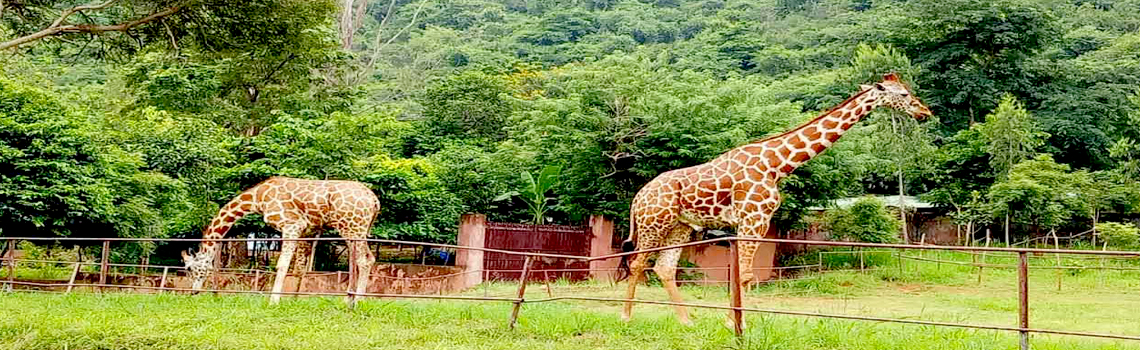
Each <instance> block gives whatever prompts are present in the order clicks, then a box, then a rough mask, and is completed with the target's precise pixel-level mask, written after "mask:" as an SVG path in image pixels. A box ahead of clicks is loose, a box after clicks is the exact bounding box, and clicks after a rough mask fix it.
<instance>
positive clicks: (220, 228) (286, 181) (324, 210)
mask: <svg viewBox="0 0 1140 350" xmlns="http://www.w3.org/2000/svg"><path fill="white" fill-rule="evenodd" d="M379 210H380V200H379V199H377V198H376V194H374V193H372V190H371V189H369V188H368V186H367V185H365V184H363V183H360V182H355V181H337V180H305V179H296V178H289V177H281V176H274V177H270V178H269V179H266V180H265V181H262V182H261V183H258V184H257V185H254V186H253V187H250V188H248V189H246V190H245V191H243V192H242V193H241V194H239V195H238V196H237V197H235V198H234V199H232V200H230V202H229V203H227V204H226V205H225V206H223V207H222V208H221V209H220V210H218V215H216V216H215V217H214V220H213V221H211V222H210V225H209V226H208V227H207V228H206V230H205V231H204V232H203V235H202V238H203V239H204V240H203V241H202V243H201V244H200V245H199V247H198V253H197V254H190V253H188V252H185V251H184V252H182V260H183V262H184V263H185V264H186V269H187V270H188V271H189V273H190V276H191V277H192V281H193V289H194V290H195V291H200V290H202V285H203V283H204V282H205V281H206V278H207V277H209V275H210V274H211V273H212V270H213V268H214V257H215V256H216V255H215V254H216V253H217V250H218V249H219V248H220V247H221V244H219V243H220V242H216V241H215V240H217V239H221V238H223V237H225V235H226V232H227V231H229V229H230V227H232V226H233V225H234V223H235V222H237V221H238V220H239V219H241V218H242V217H243V216H245V215H248V214H250V213H260V214H261V215H262V216H263V218H264V219H265V223H267V224H269V226H271V227H273V228H274V229H276V230H277V231H280V232H281V237H282V238H286V239H289V238H300V237H309V236H311V235H312V233H313V231H314V230H317V229H320V228H323V227H329V228H333V229H336V230H337V231H338V232H340V235H341V237H344V238H347V239H364V238H368V233H369V231H370V230H371V228H372V222H373V221H374V220H375V219H376V213H377V212H378V211H379ZM303 243H304V244H305V246H308V247H310V248H307V249H311V246H312V243H311V242H303ZM297 247H298V241H283V242H282V243H281V255H280V256H279V257H278V259H277V276H276V278H275V279H274V282H273V292H272V295H271V296H270V299H269V300H270V303H271V304H276V303H278V302H279V301H280V300H281V292H282V290H283V289H284V287H285V277H286V274H287V273H288V272H289V265H290V263H291V262H292V261H293V258H294V256H293V255H294V253H295V252H296V251H297ZM349 248H350V249H353V250H355V251H356V254H355V256H356V260H355V261H351V262H350V264H351V265H352V267H353V268H355V269H356V270H355V271H357V274H356V275H357V276H362V277H359V278H357V279H356V286H355V291H357V292H358V293H364V292H367V291H368V282H369V280H370V278H368V277H367V276H368V275H369V272H371V271H372V263H373V261H374V257H373V256H372V253H371V252H370V251H369V250H368V243H367V242H364V241H358V242H351V243H350V247H349ZM307 249H306V248H304V247H302V250H305V251H307ZM350 288H352V287H351V286H350ZM346 301H347V302H348V304H349V305H350V306H351V305H353V304H354V303H355V302H356V297H355V296H353V297H351V298H348V299H347V300H346Z"/></svg>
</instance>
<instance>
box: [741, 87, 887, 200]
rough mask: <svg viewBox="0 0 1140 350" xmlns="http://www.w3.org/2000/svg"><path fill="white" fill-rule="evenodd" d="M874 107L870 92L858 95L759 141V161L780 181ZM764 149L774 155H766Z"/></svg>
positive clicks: (813, 156)
mask: <svg viewBox="0 0 1140 350" xmlns="http://www.w3.org/2000/svg"><path fill="white" fill-rule="evenodd" d="M876 106H877V103H876V98H875V96H874V94H873V93H870V92H869V91H862V92H859V93H857V94H855V95H853V96H851V97H850V98H848V99H847V100H846V101H843V102H842V103H840V104H839V105H837V106H835V107H832V108H831V109H830V110H828V111H827V112H825V113H823V114H822V115H820V116H819V117H816V118H815V119H812V120H811V121H808V122H807V123H804V124H803V125H800V126H799V127H797V128H795V129H792V131H789V132H787V133H784V134H783V135H779V136H776V137H773V138H769V139H766V140H762V141H758V142H757V143H758V144H760V145H762V146H763V147H761V148H760V150H761V152H763V153H762V154H760V156H761V157H763V158H764V159H762V161H763V162H766V163H767V164H768V165H769V170H770V171H774V172H775V174H776V178H777V179H783V178H784V177H786V176H788V175H789V174H791V173H792V171H794V170H795V169H796V168H798V167H799V166H801V165H803V164H804V163H806V162H807V161H809V160H811V159H812V158H815V156H817V155H819V154H820V153H823V151H825V150H827V148H828V147H831V145H832V144H834V143H835V141H837V140H839V138H840V137H842V136H843V134H844V133H846V132H847V130H848V129H851V127H852V126H853V125H855V123H857V122H859V120H861V119H863V117H864V116H866V115H867V114H869V113H870V112H871V110H872V109H874V108H875V107H876ZM745 149H746V150H748V148H745ZM767 150H772V151H774V152H766V151H767ZM773 165H774V166H773Z"/></svg>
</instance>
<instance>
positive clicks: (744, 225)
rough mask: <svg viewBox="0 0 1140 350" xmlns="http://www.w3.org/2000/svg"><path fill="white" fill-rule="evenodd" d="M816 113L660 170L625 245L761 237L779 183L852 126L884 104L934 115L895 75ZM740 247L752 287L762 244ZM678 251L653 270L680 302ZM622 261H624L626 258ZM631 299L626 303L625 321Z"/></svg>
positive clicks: (637, 273)
mask: <svg viewBox="0 0 1140 350" xmlns="http://www.w3.org/2000/svg"><path fill="white" fill-rule="evenodd" d="M861 87H862V89H861V91H859V92H858V93H856V94H855V95H853V96H851V97H849V98H848V99H847V100H846V101H843V102H842V103H840V104H839V105H838V106H835V107H832V108H831V109H829V110H828V111H826V112H824V113H823V114H822V115H820V116H819V117H816V118H815V119H812V120H811V121H808V122H807V123H804V124H803V125H800V126H798V127H796V128H795V129H792V130H790V131H788V132H785V133H783V134H780V135H776V136H771V137H768V138H765V139H762V140H760V141H756V142H752V143H749V144H747V145H743V146H740V147H737V148H734V149H732V150H730V151H728V152H725V153H724V154H721V155H720V156H718V157H717V158H716V159H713V160H712V161H709V162H708V163H704V164H700V165H696V166H692V167H688V168H682V169H677V170H672V171H668V172H665V173H662V174H661V175H658V176H657V177H656V178H654V179H653V180H652V181H650V182H649V183H648V184H646V185H645V186H644V187H642V188H641V190H640V191H638V192H637V195H636V196H634V198H633V203H632V205H631V206H630V228H629V232H630V236H629V239H627V240H626V242H625V244H623V246H626V247H628V246H630V245H635V246H636V249H637V250H643V249H653V248H658V247H665V246H670V245H676V244H682V243H686V242H689V240H690V235H691V234H692V233H693V231H694V230H695V231H700V230H702V229H704V228H725V227H735V228H736V232H737V234H738V235H739V236H742V237H764V235H765V234H766V233H767V232H768V224H769V222H770V220H771V219H772V214H773V213H775V212H776V209H777V208H779V207H780V202H781V198H780V192H779V184H780V180H781V179H783V178H784V177H786V176H788V174H791V173H792V171H793V170H795V169H796V167H798V166H800V165H802V164H804V163H805V162H807V161H808V160H810V159H812V157H815V156H816V155H818V154H820V153H822V152H823V151H824V150H826V149H827V148H828V147H830V146H831V144H832V143H834V142H835V141H836V140H838V139H839V137H840V136H843V133H844V132H846V131H847V129H849V128H851V126H852V125H855V123H856V122H858V121H859V120H860V119H862V118H863V116H865V115H867V114H868V113H869V112H871V110H873V109H875V108H876V107H879V106H887V107H890V108H894V109H897V110H900V111H903V112H905V113H907V114H909V115H910V116H912V117H914V118H916V119H920V120H921V119H924V118H926V117H929V116H930V115H931V112H930V109H929V108H927V107H926V105H924V104H923V103H922V101H920V100H919V99H918V98H917V97H914V96H913V95H912V94H911V92H910V88H909V87H908V86H907V85H906V84H904V83H903V82H901V81H899V79H898V76H897V75H895V74H894V73H891V74H887V75H885V76H884V77H883V81H881V82H879V83H875V84H874V85H872V86H868V85H863V86H861ZM736 244H740V250H739V251H740V260H739V264H740V265H739V266H741V270H740V276H739V277H740V281H741V282H742V283H745V285H749V284H752V283H753V282H754V281H753V271H752V268H751V267H752V258H753V256H754V255H755V253H756V250H757V248H758V247H759V246H760V243H759V242H737V243H736ZM650 255H651V254H636V255H634V256H633V258H632V263H630V264H629V270H630V271H629V273H630V276H632V278H630V279H629V287H628V289H627V291H626V298H627V299H633V297H634V291H635V290H636V288H637V284H638V283H639V280H640V279H641V278H642V277H643V273H644V270H645V268H646V265H647V264H648V261H649V258H650ZM680 256H681V249H679V248H678V249H668V250H664V251H661V252H659V256H658V258H657V263H656V264H655V265H654V267H653V270H654V271H655V272H656V273H657V276H658V277H659V278H660V279H661V282H662V284H663V285H664V286H665V290H666V291H667V292H668V293H669V298H670V299H671V300H672V301H673V302H675V303H680V302H681V294H680V292H679V291H678V290H677V283H676V281H675V278H676V274H677V261H678V259H680ZM623 263H624V262H623ZM674 308H675V309H676V311H677V316H678V318H679V320H680V321H681V323H683V324H690V321H689V315H688V312H687V311H686V309H685V308H684V307H683V306H674ZM632 310H633V303H632V302H626V303H625V307H624V308H623V309H622V319H623V320H626V321H628V320H629V319H630V315H631V313H632Z"/></svg>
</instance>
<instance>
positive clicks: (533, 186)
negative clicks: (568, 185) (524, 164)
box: [495, 165, 562, 225]
mask: <svg viewBox="0 0 1140 350" xmlns="http://www.w3.org/2000/svg"><path fill="white" fill-rule="evenodd" d="M561 173H562V168H561V167H559V166H552V165H548V166H546V167H544V168H542V171H541V172H539V174H538V177H534V176H533V175H531V174H530V172H529V171H524V172H522V173H521V174H520V176H521V177H522V183H523V188H522V190H521V191H522V192H519V191H510V192H506V193H503V194H501V195H499V196H498V197H495V200H496V201H501V200H506V199H510V198H514V197H520V198H521V199H522V200H523V202H526V205H527V207H529V208H530V213H531V215H533V217H534V221H532V222H533V223H534V224H535V225H540V224H543V221H542V219H543V217H544V216H545V215H546V212H547V211H548V210H550V209H551V206H550V201H551V200H554V198H550V197H547V196H546V193H548V192H550V190H551V189H553V188H554V186H557V185H558V182H559V180H558V177H559V175H561Z"/></svg>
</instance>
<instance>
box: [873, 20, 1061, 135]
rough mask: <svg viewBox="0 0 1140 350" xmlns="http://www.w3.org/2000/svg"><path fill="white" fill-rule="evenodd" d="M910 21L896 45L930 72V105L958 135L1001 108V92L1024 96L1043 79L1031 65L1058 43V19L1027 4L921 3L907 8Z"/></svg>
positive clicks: (895, 36)
mask: <svg viewBox="0 0 1140 350" xmlns="http://www.w3.org/2000/svg"><path fill="white" fill-rule="evenodd" d="M902 8H903V9H904V12H903V13H905V14H907V16H904V17H899V18H898V20H896V21H890V22H889V23H894V24H895V25H897V26H898V27H896V28H893V29H892V30H891V31H890V33H891V34H889V35H890V36H891V38H890V39H889V40H891V42H892V43H894V44H895V45H896V46H897V47H900V48H906V50H907V55H908V56H910V57H913V58H914V59H915V61H916V62H917V63H918V64H919V65H921V66H923V67H924V68H926V70H925V74H924V75H923V76H922V81H925V82H928V84H929V86H928V88H929V89H930V90H929V91H930V93H929V94H928V95H927V97H928V99H929V100H930V101H931V105H934V106H938V107H940V109H938V110H936V111H935V114H938V115H940V118H941V119H942V120H943V122H945V123H947V124H948V125H950V126H951V129H950V130H958V129H961V128H963V127H966V126H968V125H969V124H973V123H974V122H976V121H978V118H977V116H976V114H977V113H979V112H980V111H985V110H990V109H992V108H994V106H996V105H997V104H998V103H999V98H1000V95H1001V94H1002V92H1007V91H1008V92H1023V91H1030V90H1031V88H1032V87H1033V86H1034V85H1035V84H1036V83H1038V81H1039V80H1040V79H1041V78H1040V77H1038V74H1036V72H1035V71H1033V70H1031V69H1029V67H1028V62H1029V59H1030V58H1031V57H1033V55H1034V54H1035V53H1037V52H1038V51H1040V50H1042V49H1044V48H1046V47H1047V46H1048V45H1049V44H1050V43H1051V41H1052V38H1054V37H1055V36H1056V35H1057V31H1058V26H1057V24H1056V18H1055V17H1054V16H1053V14H1052V13H1051V12H1050V11H1048V10H1047V9H1046V8H1044V6H1042V5H1041V4H1040V3H1038V2H1031V1H1024V0H1001V1H987V0H953V1H943V0H924V1H912V2H907V3H906V4H905V5H903V6H902Z"/></svg>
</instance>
